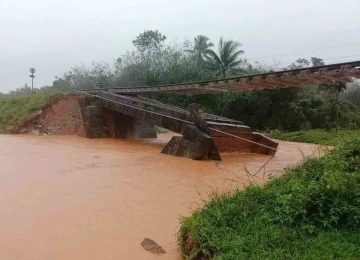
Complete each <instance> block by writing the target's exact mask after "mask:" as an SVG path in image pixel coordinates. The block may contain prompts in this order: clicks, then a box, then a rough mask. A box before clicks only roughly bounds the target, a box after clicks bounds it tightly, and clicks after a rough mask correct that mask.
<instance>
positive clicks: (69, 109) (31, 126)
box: [18, 95, 85, 136]
mask: <svg viewBox="0 0 360 260" xmlns="http://www.w3.org/2000/svg"><path fill="white" fill-rule="evenodd" d="M77 100H78V96H77V95H66V96H64V97H62V98H61V99H59V100H57V101H56V102H54V103H52V104H50V105H48V106H46V107H45V108H43V109H42V110H41V111H40V112H38V113H37V114H36V115H34V116H33V118H32V119H30V120H29V121H27V122H26V123H25V124H24V125H23V126H21V127H19V130H18V133H31V134H38V135H39V134H40V135H44V134H48V135H79V136H84V135H85V133H84V126H83V122H82V117H81V111H80V106H79V104H78V101H77Z"/></svg>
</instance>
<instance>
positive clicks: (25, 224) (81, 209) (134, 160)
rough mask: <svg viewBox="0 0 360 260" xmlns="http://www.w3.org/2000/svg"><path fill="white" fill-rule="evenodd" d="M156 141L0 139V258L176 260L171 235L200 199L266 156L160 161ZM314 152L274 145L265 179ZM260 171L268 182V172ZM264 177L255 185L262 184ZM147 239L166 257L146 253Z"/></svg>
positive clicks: (242, 176)
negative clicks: (153, 241)
mask: <svg viewBox="0 0 360 260" xmlns="http://www.w3.org/2000/svg"><path fill="white" fill-rule="evenodd" d="M170 135H171V134H170V133H167V134H161V135H160V137H159V139H156V140H110V139H107V140H89V139H85V138H80V137H75V136H29V135H17V136H8V135H0V165H1V167H0V207H1V211H0V230H1V232H0V256H1V259H5V260H8V259H26V260H32V259H34V260H35V259H36V260H45V259H46V260H48V259H52V260H55V259H59V260H60V259H66V260H82V259H84V260H85V259H86V260H89V259H96V260H97V259H101V260H110V259H179V258H180V256H179V254H178V252H177V245H176V240H175V233H176V232H177V229H178V223H179V217H180V215H189V214H190V213H191V208H196V207H197V205H198V203H199V202H200V201H201V198H200V196H199V194H198V192H199V193H200V194H202V196H203V197H204V198H206V194H207V193H208V192H211V190H213V189H217V190H219V191H225V190H231V189H234V188H235V187H237V186H240V187H242V186H243V185H245V184H247V183H248V182H249V178H248V176H247V174H246V173H245V172H246V171H245V170H244V167H246V168H247V169H248V171H250V173H255V172H257V171H258V170H259V169H260V168H261V166H262V165H263V164H264V163H265V162H266V161H267V160H268V159H269V158H270V157H269V156H263V155H251V154H232V155H223V156H222V157H223V162H220V163H219V164H218V165H216V163H215V162H213V161H192V160H189V159H185V158H179V157H172V156H168V155H164V154H161V153H160V151H161V149H162V147H163V146H164V144H165V143H166V142H167V141H168V140H169V139H170ZM314 147H315V146H314V145H309V144H295V143H288V142H280V145H279V151H278V153H277V155H276V156H275V157H274V158H273V159H272V160H271V161H270V162H269V164H268V165H267V166H266V167H265V172H266V174H268V173H270V172H276V171H280V170H281V169H282V168H284V167H286V166H289V165H292V164H295V163H297V162H299V161H300V160H301V159H302V157H303V155H302V153H304V154H311V153H312V151H313V150H314ZM266 174H265V175H266ZM263 175H264V170H262V171H260V172H259V174H258V176H259V177H258V178H255V180H256V181H258V182H262V181H263ZM144 237H149V238H151V239H154V240H155V241H156V242H158V243H159V244H160V245H161V246H162V247H163V248H164V249H165V250H166V251H167V253H166V254H164V255H152V254H150V253H149V252H147V251H145V250H144V249H143V248H142V247H141V245H140V242H141V241H142V240H143V238H144Z"/></svg>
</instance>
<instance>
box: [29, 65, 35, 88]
mask: <svg viewBox="0 0 360 260" xmlns="http://www.w3.org/2000/svg"><path fill="white" fill-rule="evenodd" d="M35 71H36V70H35V68H30V73H31V75H30V78H31V92H32V93H34V78H35V75H34V74H35Z"/></svg>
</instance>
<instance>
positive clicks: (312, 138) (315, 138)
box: [269, 129, 360, 146]
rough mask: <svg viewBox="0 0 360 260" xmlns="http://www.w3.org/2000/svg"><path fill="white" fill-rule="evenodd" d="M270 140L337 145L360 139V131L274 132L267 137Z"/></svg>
mask: <svg viewBox="0 0 360 260" xmlns="http://www.w3.org/2000/svg"><path fill="white" fill-rule="evenodd" d="M269 136H270V137H271V138H275V139H279V140H285V141H292V142H303V143H314V144H322V145H332V146H335V145H338V144H340V143H342V142H344V141H346V140H347V139H350V138H354V137H360V130H338V131H337V132H336V131H335V130H332V131H331V132H328V131H324V130H321V129H313V130H307V131H297V132H280V131H274V132H272V133H271V134H270V135H269Z"/></svg>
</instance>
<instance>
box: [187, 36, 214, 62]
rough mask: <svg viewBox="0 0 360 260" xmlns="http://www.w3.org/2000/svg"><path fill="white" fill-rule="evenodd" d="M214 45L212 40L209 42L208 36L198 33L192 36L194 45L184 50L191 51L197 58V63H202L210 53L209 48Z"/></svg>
mask: <svg viewBox="0 0 360 260" xmlns="http://www.w3.org/2000/svg"><path fill="white" fill-rule="evenodd" d="M212 47H214V44H213V43H212V42H209V38H208V37H206V36H204V35H198V36H196V37H195V38H194V47H193V49H190V50H189V49H188V50H185V51H186V52H189V53H191V55H193V56H194V57H195V59H196V60H197V62H198V64H199V65H202V64H203V62H204V58H205V57H207V56H208V55H210V53H211V49H210V48H212Z"/></svg>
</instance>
